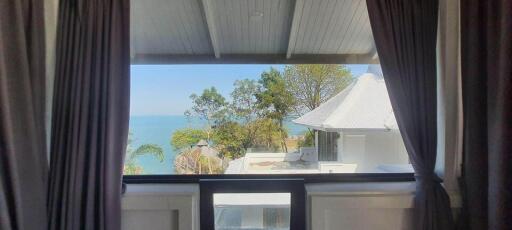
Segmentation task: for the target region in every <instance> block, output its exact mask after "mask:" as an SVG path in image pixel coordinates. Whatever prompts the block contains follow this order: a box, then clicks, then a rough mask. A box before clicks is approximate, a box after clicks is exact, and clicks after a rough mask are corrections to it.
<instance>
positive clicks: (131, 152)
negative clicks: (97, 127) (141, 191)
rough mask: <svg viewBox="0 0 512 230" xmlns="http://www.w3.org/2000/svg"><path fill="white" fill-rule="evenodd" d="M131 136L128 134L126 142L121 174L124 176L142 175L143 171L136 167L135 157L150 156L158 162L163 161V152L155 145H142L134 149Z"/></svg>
mask: <svg viewBox="0 0 512 230" xmlns="http://www.w3.org/2000/svg"><path fill="white" fill-rule="evenodd" d="M132 143H133V139H132V134H131V133H130V134H128V142H127V146H126V158H125V161H124V169H123V173H124V174H126V175H136V174H142V173H143V172H144V169H143V168H142V167H141V166H139V165H137V157H139V156H142V155H151V156H154V157H155V158H157V159H158V160H159V161H160V162H163V161H164V150H163V149H162V148H161V147H160V146H158V145H156V144H143V145H141V146H139V147H137V148H136V149H133V147H132Z"/></svg>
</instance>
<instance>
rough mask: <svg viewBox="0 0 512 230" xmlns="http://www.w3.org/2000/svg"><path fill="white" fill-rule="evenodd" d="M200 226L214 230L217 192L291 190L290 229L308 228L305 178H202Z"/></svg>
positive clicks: (287, 191) (300, 229)
mask: <svg viewBox="0 0 512 230" xmlns="http://www.w3.org/2000/svg"><path fill="white" fill-rule="evenodd" d="M199 190H200V193H199V196H200V198H199V199H200V205H199V211H200V217H199V219H200V229H201V230H214V229H215V219H214V217H215V215H214V204H213V194H215V193H290V229H293V230H305V229H306V199H307V197H306V187H305V183H304V180H303V179H266V180H265V179H263V180H261V179H259V180H258V179H256V180H255V179H233V180H225V179H220V180H219V179H203V180H200V181H199Z"/></svg>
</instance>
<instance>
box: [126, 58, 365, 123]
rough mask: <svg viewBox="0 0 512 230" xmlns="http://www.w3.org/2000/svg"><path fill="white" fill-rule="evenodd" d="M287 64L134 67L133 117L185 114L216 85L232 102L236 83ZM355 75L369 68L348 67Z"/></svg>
mask: <svg viewBox="0 0 512 230" xmlns="http://www.w3.org/2000/svg"><path fill="white" fill-rule="evenodd" d="M284 66H285V65H269V64H259V65H248V64H244V65H241V64H230V65H227V64H215V65H213V64H210V65H132V66H131V89H130V90H131V93H130V115H131V116H147V115H183V113H184V112H185V111H186V110H187V109H189V108H190V107H191V106H192V101H191V100H190V98H189V97H190V95H191V94H193V93H195V94H200V93H201V92H202V91H203V90H204V89H205V88H209V87H212V86H214V87H215V88H217V91H219V92H220V93H221V94H222V95H223V96H224V97H226V98H227V99H229V94H230V93H231V91H232V90H233V83H234V82H235V80H241V79H246V78H247V79H253V80H257V79H259V77H260V74H261V73H262V72H263V71H267V70H269V69H270V67H273V68H276V69H278V70H280V71H282V70H283V69H284ZM346 66H347V67H348V68H349V69H350V71H351V72H352V75H353V76H355V77H358V76H359V75H361V74H363V73H365V72H366V69H367V68H368V65H346Z"/></svg>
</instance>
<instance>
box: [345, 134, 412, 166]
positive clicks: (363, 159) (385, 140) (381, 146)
mask: <svg viewBox="0 0 512 230" xmlns="http://www.w3.org/2000/svg"><path fill="white" fill-rule="evenodd" d="M339 142H341V145H340V144H339V145H338V151H339V153H338V154H339V155H341V161H342V162H343V163H347V164H357V169H356V172H377V171H378V170H377V169H376V168H377V167H378V166H379V165H406V164H408V163H409V158H408V156H407V152H406V150H405V147H404V144H403V141H402V138H401V136H400V133H399V132H398V131H385V130H380V131H345V132H343V133H340V140H339Z"/></svg>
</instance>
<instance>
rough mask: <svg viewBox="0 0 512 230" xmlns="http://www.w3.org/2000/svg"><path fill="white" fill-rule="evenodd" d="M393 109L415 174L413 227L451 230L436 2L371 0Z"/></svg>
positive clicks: (379, 50)
mask: <svg viewBox="0 0 512 230" xmlns="http://www.w3.org/2000/svg"><path fill="white" fill-rule="evenodd" d="M366 2H367V6H368V14H369V17H370V24H371V27H372V32H373V36H374V39H375V45H376V47H377V52H378V54H379V59H380V63H381V66H382V72H383V74H384V79H385V82H386V87H387V89H388V94H389V97H390V101H391V104H392V107H393V111H394V114H395V117H396V120H397V123H398V127H399V129H400V133H401V134H402V138H403V140H404V144H405V148H406V149H407V152H408V154H409V159H410V160H411V163H412V165H413V167H414V171H415V175H416V185H417V186H416V193H415V198H414V222H413V228H414V229H418V230H451V229H453V227H454V224H453V217H452V213H451V209H450V199H449V196H448V194H447V193H446V191H445V189H444V188H443V186H442V185H441V180H440V178H439V177H438V176H437V175H436V174H435V173H434V167H435V163H436V155H437V152H436V151H437V150H436V148H437V95H436V94H437V91H436V87H437V86H436V84H437V82H436V79H437V76H436V71H437V70H436V42H437V24H438V22H437V20H438V7H439V2H438V1H437V0H428V1H425V0H367V1H366Z"/></svg>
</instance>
